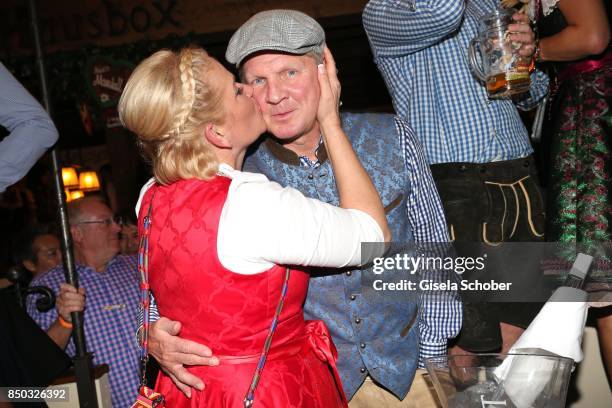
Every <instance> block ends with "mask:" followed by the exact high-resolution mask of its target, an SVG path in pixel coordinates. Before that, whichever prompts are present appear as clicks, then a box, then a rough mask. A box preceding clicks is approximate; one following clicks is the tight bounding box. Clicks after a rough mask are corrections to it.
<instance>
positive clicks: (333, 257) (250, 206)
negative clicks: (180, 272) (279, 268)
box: [217, 171, 384, 274]
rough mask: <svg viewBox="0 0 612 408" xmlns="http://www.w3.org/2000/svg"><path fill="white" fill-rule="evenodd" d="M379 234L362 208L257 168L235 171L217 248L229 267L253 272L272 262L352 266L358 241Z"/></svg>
mask: <svg viewBox="0 0 612 408" xmlns="http://www.w3.org/2000/svg"><path fill="white" fill-rule="evenodd" d="M383 239H384V238H383V233H382V230H381V229H380V227H379V225H378V224H377V223H376V221H375V220H374V219H373V218H372V217H371V216H370V215H368V214H366V213H365V212H363V211H359V210H352V209H348V210H347V209H343V208H339V207H336V206H333V205H330V204H326V203H323V202H321V201H319V200H315V199H311V198H307V197H305V196H304V195H303V194H302V193H301V192H299V191H298V190H296V189H293V188H289V187H286V188H283V187H281V186H280V185H279V184H278V183H275V182H271V181H269V180H268V179H267V178H266V177H265V176H264V175H261V174H253V173H246V172H237V171H235V173H234V174H232V183H231V185H230V189H229V193H228V197H227V201H226V202H225V205H224V207H223V210H222V213H221V219H220V221H219V232H218V239H217V250H218V255H219V259H220V261H221V263H222V264H223V266H224V267H226V268H227V269H230V270H232V271H234V272H236V273H241V274H254V273H259V272H263V271H265V270H267V269H269V268H270V267H271V266H272V265H273V264H282V265H310V266H323V267H344V266H356V265H359V264H360V263H361V243H362V242H382V241H383ZM381 247H382V246H381Z"/></svg>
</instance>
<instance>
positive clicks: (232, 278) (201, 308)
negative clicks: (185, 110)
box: [139, 176, 341, 407]
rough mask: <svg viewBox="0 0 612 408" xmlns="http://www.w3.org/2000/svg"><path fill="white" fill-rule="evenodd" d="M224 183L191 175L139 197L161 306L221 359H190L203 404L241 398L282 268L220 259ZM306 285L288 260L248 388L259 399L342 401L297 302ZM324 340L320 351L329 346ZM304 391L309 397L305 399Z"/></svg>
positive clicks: (170, 389)
mask: <svg viewBox="0 0 612 408" xmlns="http://www.w3.org/2000/svg"><path fill="white" fill-rule="evenodd" d="M230 183H231V180H230V179H228V178H225V177H221V176H217V177H215V178H214V179H212V180H210V181H202V180H196V179H191V180H182V181H179V182H176V183H173V184H171V185H169V186H156V187H154V188H151V189H150V190H149V191H148V192H147V193H146V195H145V196H144V200H143V204H142V207H141V216H142V215H143V214H144V213H146V211H148V208H149V203H150V200H151V198H152V197H153V194H154V198H153V208H152V214H151V232H150V238H149V247H150V250H149V275H150V284H151V289H152V291H153V293H154V294H155V296H156V299H157V302H158V307H159V311H160V313H161V314H162V315H163V316H166V317H168V318H170V319H172V320H177V321H180V322H181V324H182V329H181V336H182V337H184V338H186V339H190V340H194V341H197V342H199V343H202V344H206V345H208V346H209V347H210V348H211V349H212V351H213V353H214V355H215V356H217V357H218V358H219V359H220V365H219V366H218V367H197V368H192V369H191V372H192V373H194V374H196V375H198V376H200V377H201V378H202V379H203V380H204V383H205V384H206V388H205V389H204V391H202V392H201V393H197V395H194V396H193V397H192V398H195V399H196V400H197V401H200V400H199V399H198V398H200V399H201V404H202V405H201V406H207V407H211V406H212V407H231V406H241V404H242V399H243V398H244V396H245V394H246V392H247V390H248V387H249V385H250V381H251V379H252V376H253V373H254V371H255V367H256V364H257V361H258V359H259V355H260V353H261V351H262V349H263V346H264V342H265V339H266V336H267V334H268V330H269V328H270V325H271V323H272V319H273V317H274V314H275V310H276V307H277V304H278V301H279V298H280V296H281V290H282V287H283V282H284V280H285V271H286V270H285V268H284V267H281V266H273V267H272V268H270V269H269V270H267V271H265V272H263V273H258V274H244V275H243V274H238V273H235V272H232V271H230V270H228V269H226V268H225V267H223V265H222V264H221V262H220V260H219V257H218V254H217V234H218V228H219V220H220V217H221V212H222V210H223V206H224V204H225V201H226V198H227V194H228V190H229V186H230ZM253 216H254V217H257V214H253ZM141 221H142V220H141ZM139 224H141V225H142V222H139ZM245 228H248V226H245ZM307 287H308V275H307V274H306V273H304V272H301V271H297V270H292V271H291V274H290V279H289V284H288V290H287V294H286V298H285V300H284V302H283V309H282V312H281V314H280V317H279V323H278V327H277V329H276V330H275V332H274V337H273V341H272V347H271V349H270V354H269V357H268V361H267V362H266V366H265V370H264V372H263V375H262V379H261V384H260V386H259V387H258V389H257V393H256V400H257V402H258V405H259V406H287V407H290V406H304V407H306V406H330V405H329V401H336V402H337V404H336V405H341V399H340V396H339V394H338V392H337V390H336V384H335V383H334V379H333V378H332V377H330V376H329V370H328V366H327V363H325V362H324V361H323V359H322V358H321V357H316V356H315V353H313V351H312V349H313V347H312V345H311V343H312V341H313V340H310V339H313V338H316V333H313V331H318V332H321V330H323V331H325V329H324V327H323V328H321V327H320V326H313V323H310V324H309V325H308V326H307V325H306V323H305V322H304V318H303V312H302V303H303V301H304V298H305V296H306V291H307ZM318 334H319V335H321V334H323V335H325V333H318ZM313 336H314V337H313ZM314 341H315V342H316V340H314ZM331 348H333V346H331V347H330V348H328V350H324V351H323V354H330V355H331V353H332V351H331ZM307 366H308V369H307V368H306V367H307ZM159 381H160V382H159V391H160V392H162V394H169V393H170V394H172V397H171V398H170V399H172V400H173V401H175V400H176V399H179V400H184V402H185V403H186V404H187V401H188V400H186V399H184V397H182V394H180V391H178V390H177V389H176V388H175V387H174V386H173V385H172V383H171V382H170V380H169V379H168V378H167V377H165V376H162V377H160V380H159ZM305 384H307V385H305ZM174 394H176V395H174ZM169 396H170V395H167V397H169ZM304 398H305V399H306V400H307V401H310V402H307V403H304V401H303V399H304ZM266 401H267V402H266ZM331 406H334V405H333V404H332V405H331Z"/></svg>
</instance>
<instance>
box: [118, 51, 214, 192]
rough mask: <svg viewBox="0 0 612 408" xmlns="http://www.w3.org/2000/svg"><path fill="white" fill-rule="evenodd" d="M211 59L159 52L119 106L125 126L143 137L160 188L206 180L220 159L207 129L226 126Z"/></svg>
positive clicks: (132, 79)
mask: <svg viewBox="0 0 612 408" xmlns="http://www.w3.org/2000/svg"><path fill="white" fill-rule="evenodd" d="M212 61H213V60H212V58H211V57H210V56H208V54H207V53H206V51H204V50H203V49H201V48H193V47H189V48H184V49H182V50H181V51H179V52H178V53H177V52H173V51H169V50H162V51H158V52H156V53H155V54H153V55H151V56H150V57H149V58H147V59H145V60H144V61H142V62H141V63H140V64H139V65H138V67H136V69H135V70H134V72H133V73H132V75H131V76H130V79H129V80H128V82H127V84H126V86H125V89H124V90H123V94H122V95H121V99H120V101H119V117H120V118H121V122H122V123H123V125H124V126H125V127H126V128H127V129H129V130H131V131H132V132H134V133H135V134H136V135H137V136H138V144H139V146H140V148H141V150H142V152H143V154H144V156H145V157H146V158H147V159H149V160H150V161H151V162H152V165H153V173H154V175H155V178H156V179H157V181H158V182H160V183H162V184H170V183H173V182H175V181H178V180H181V179H188V178H199V179H207V178H210V177H212V176H213V175H214V174H215V173H216V171H217V166H218V162H217V158H216V155H215V153H214V151H213V150H212V149H211V147H210V144H209V143H208V141H207V140H206V138H205V137H204V127H205V125H206V124H207V123H216V124H217V123H221V122H222V121H223V116H224V112H223V109H222V105H221V98H220V89H217V88H215V87H214V86H212V83H211V81H207V79H208V78H207V74H208V73H209V71H210V69H211V67H212Z"/></svg>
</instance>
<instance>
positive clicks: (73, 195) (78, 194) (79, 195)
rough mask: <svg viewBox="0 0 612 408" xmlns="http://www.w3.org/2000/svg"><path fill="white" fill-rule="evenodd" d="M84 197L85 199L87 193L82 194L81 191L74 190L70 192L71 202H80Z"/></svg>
mask: <svg viewBox="0 0 612 408" xmlns="http://www.w3.org/2000/svg"><path fill="white" fill-rule="evenodd" d="M83 197H85V193H84V192H82V191H81V190H72V191H71V192H70V201H72V200H78V199H79V198H83Z"/></svg>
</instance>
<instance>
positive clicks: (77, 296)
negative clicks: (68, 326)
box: [55, 283, 85, 322]
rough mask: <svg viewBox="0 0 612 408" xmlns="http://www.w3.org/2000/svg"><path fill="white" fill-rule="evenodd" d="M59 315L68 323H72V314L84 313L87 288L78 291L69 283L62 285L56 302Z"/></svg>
mask: <svg viewBox="0 0 612 408" xmlns="http://www.w3.org/2000/svg"><path fill="white" fill-rule="evenodd" d="M55 308H56V309H57V314H58V315H60V316H61V317H62V319H64V320H65V321H67V322H71V321H72V317H70V313H72V312H82V311H83V309H85V288H83V287H80V288H79V290H77V289H76V288H75V287H74V286H72V285H70V284H68V283H61V284H60V292H59V296H58V297H57V301H56V302H55Z"/></svg>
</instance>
